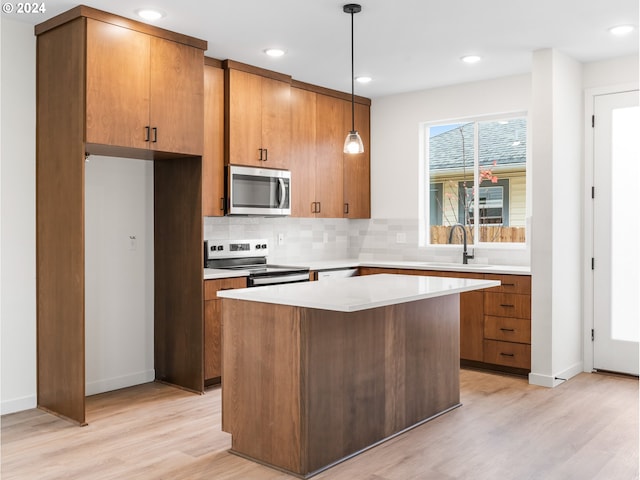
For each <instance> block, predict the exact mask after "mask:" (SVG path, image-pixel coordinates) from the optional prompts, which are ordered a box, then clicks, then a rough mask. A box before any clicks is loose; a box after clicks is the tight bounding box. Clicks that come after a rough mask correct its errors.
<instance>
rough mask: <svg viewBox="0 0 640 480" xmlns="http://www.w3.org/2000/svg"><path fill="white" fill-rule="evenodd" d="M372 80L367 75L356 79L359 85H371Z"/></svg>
mask: <svg viewBox="0 0 640 480" xmlns="http://www.w3.org/2000/svg"><path fill="white" fill-rule="evenodd" d="M371 80H373V79H372V78H371V77H369V76H367V75H361V76H359V77H356V82H358V83H369V82H370V81H371Z"/></svg>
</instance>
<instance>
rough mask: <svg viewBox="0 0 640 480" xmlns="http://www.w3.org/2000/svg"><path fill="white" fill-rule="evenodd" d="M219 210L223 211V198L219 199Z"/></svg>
mask: <svg viewBox="0 0 640 480" xmlns="http://www.w3.org/2000/svg"><path fill="white" fill-rule="evenodd" d="M220 210H222V211H224V198H221V199H220Z"/></svg>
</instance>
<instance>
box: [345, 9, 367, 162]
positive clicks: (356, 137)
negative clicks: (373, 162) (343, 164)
mask: <svg viewBox="0 0 640 480" xmlns="http://www.w3.org/2000/svg"><path fill="white" fill-rule="evenodd" d="M342 10H343V11H344V13H348V14H349V15H351V131H350V132H349V133H348V134H347V138H346V139H345V141H344V153H350V154H353V153H363V152H364V144H363V143H362V138H360V134H359V133H358V131H357V130H356V120H355V116H356V115H355V94H354V87H355V85H354V82H355V74H354V71H353V15H354V14H355V13H358V12H360V11H361V10H362V7H361V6H360V5H358V4H357V3H349V4H347V5H344V6H343V7H342Z"/></svg>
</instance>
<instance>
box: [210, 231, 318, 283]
mask: <svg viewBox="0 0 640 480" xmlns="http://www.w3.org/2000/svg"><path fill="white" fill-rule="evenodd" d="M267 255H269V241H268V240H266V239H254V240H205V241H204V266H205V268H221V269H229V270H248V271H249V276H248V279H247V286H249V287H258V286H262V285H278V284H282V283H296V282H308V281H309V269H308V268H301V267H288V266H285V265H271V264H268V263H267Z"/></svg>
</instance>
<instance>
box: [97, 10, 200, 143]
mask: <svg viewBox="0 0 640 480" xmlns="http://www.w3.org/2000/svg"><path fill="white" fill-rule="evenodd" d="M202 58H203V51H202V50H201V49H199V48H195V47H192V46H190V45H185V44H181V43H177V42H174V41H171V40H167V39H164V38H158V37H156V36H151V35H147V34H146V33H142V32H139V31H136V30H132V29H129V28H125V27H121V26H119V25H114V24H112V23H108V22H104V21H100V20H95V19H92V18H87V20H86V59H87V60H86V82H87V83H86V84H87V89H86V142H87V143H88V144H97V145H108V146H118V147H124V148H137V149H151V150H155V151H159V152H171V153H179V154H184V155H201V154H202V141H203V124H202V109H203V86H202V69H203V64H202Z"/></svg>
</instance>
